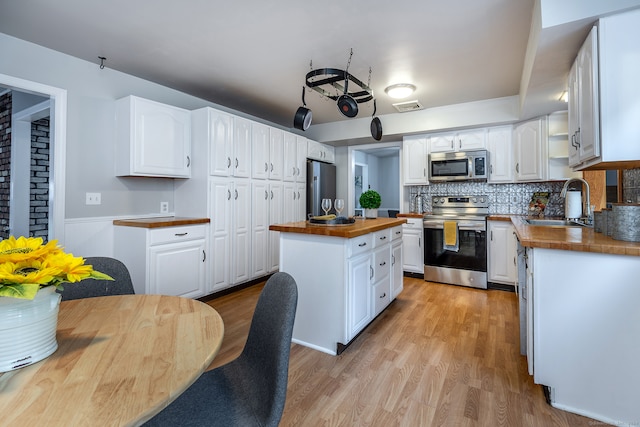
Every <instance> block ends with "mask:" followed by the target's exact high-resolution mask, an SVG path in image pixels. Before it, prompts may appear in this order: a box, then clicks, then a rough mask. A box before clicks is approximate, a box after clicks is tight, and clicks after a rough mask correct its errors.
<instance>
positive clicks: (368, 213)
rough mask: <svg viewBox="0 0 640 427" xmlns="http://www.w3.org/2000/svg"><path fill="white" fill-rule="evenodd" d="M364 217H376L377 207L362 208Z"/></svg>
mask: <svg viewBox="0 0 640 427" xmlns="http://www.w3.org/2000/svg"><path fill="white" fill-rule="evenodd" d="M364 217H365V218H378V209H365V210H364Z"/></svg>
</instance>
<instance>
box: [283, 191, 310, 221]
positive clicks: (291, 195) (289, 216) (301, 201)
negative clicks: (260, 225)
mask: <svg viewBox="0 0 640 427" xmlns="http://www.w3.org/2000/svg"><path fill="white" fill-rule="evenodd" d="M306 197H307V196H306V187H305V185H304V184H301V183H294V182H285V183H284V191H283V199H284V207H283V222H285V223H286V222H294V221H304V220H305V219H306V218H305V215H306V210H307V208H306V206H305V202H306Z"/></svg>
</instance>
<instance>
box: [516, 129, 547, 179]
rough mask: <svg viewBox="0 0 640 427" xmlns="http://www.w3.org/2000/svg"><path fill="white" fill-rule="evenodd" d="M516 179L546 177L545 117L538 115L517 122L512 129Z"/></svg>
mask: <svg viewBox="0 0 640 427" xmlns="http://www.w3.org/2000/svg"><path fill="white" fill-rule="evenodd" d="M513 139H514V170H515V180H516V181H523V182H526V181H544V180H545V179H546V178H547V162H548V159H547V119H546V117H540V118H538V119H534V120H529V121H526V122H523V123H520V124H518V125H517V126H516V127H515V128H514V130H513Z"/></svg>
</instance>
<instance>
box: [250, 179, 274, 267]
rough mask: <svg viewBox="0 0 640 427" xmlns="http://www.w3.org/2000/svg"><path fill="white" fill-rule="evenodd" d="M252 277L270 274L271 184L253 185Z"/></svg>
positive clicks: (258, 182)
mask: <svg viewBox="0 0 640 427" xmlns="http://www.w3.org/2000/svg"><path fill="white" fill-rule="evenodd" d="M251 200H252V204H251V277H260V276H265V275H266V274H267V273H268V272H269V267H270V266H269V261H270V259H269V206H270V200H269V184H268V182H267V181H260V180H256V181H253V182H252V183H251Z"/></svg>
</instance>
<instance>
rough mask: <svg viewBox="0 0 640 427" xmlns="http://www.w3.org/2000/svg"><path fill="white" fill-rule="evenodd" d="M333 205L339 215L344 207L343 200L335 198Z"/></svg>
mask: <svg viewBox="0 0 640 427" xmlns="http://www.w3.org/2000/svg"><path fill="white" fill-rule="evenodd" d="M333 206H334V207H335V208H336V212H337V214H338V216H340V212H342V210H343V209H344V200H342V199H336V200H335V202H334V205H333Z"/></svg>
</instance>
